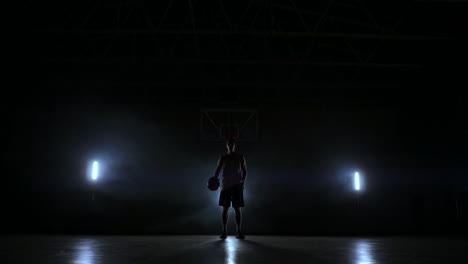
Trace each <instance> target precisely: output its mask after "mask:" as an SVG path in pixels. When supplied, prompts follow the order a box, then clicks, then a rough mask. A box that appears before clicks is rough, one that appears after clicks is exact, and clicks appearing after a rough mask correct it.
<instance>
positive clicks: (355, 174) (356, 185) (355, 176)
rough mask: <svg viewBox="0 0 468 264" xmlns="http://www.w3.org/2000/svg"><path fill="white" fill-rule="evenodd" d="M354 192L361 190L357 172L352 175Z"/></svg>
mask: <svg viewBox="0 0 468 264" xmlns="http://www.w3.org/2000/svg"><path fill="white" fill-rule="evenodd" d="M354 190H356V191H360V190H361V179H360V178H359V172H355V173H354Z"/></svg>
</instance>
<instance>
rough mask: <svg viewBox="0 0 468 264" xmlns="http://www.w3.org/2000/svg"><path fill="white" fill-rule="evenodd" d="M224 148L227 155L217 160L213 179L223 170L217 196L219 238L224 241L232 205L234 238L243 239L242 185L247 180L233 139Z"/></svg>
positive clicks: (245, 170) (244, 163)
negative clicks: (219, 222) (221, 222)
mask: <svg viewBox="0 0 468 264" xmlns="http://www.w3.org/2000/svg"><path fill="white" fill-rule="evenodd" d="M226 148H227V154H225V155H222V156H221V157H220V158H219V160H218V166H217V168H216V172H215V177H216V178H218V176H219V173H220V172H221V169H223V180H222V183H221V193H220V194H219V205H220V206H222V207H223V213H222V220H223V231H222V233H221V236H220V238H221V239H225V238H226V237H227V221H228V212H229V207H231V204H232V207H233V208H234V210H235V212H236V224H237V235H236V237H237V238H239V239H243V238H244V234H243V233H242V230H241V224H242V212H241V207H244V185H245V179H246V178H247V167H246V162H245V158H244V155H242V154H239V153H237V152H235V148H236V143H235V142H234V140H233V139H229V140H228V141H227V142H226Z"/></svg>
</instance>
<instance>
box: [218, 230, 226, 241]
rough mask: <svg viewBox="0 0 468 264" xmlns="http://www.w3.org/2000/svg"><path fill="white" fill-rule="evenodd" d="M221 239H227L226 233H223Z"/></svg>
mask: <svg viewBox="0 0 468 264" xmlns="http://www.w3.org/2000/svg"><path fill="white" fill-rule="evenodd" d="M219 238H221V239H226V238H227V235H226V231H223V232H222V233H221V235H220V236H219Z"/></svg>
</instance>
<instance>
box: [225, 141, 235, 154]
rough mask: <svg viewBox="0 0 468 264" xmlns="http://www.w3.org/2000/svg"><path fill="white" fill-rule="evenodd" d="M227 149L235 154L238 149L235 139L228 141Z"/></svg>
mask: <svg viewBox="0 0 468 264" xmlns="http://www.w3.org/2000/svg"><path fill="white" fill-rule="evenodd" d="M226 148H227V150H228V152H233V151H234V150H235V149H236V142H235V141H234V139H233V138H230V139H228V140H227V141H226Z"/></svg>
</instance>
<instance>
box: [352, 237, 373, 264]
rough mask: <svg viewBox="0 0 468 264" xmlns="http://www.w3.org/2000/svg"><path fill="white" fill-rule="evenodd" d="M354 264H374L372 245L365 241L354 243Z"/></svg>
mask: <svg viewBox="0 0 468 264" xmlns="http://www.w3.org/2000/svg"><path fill="white" fill-rule="evenodd" d="M353 250H354V254H353V255H354V264H374V263H375V261H374V256H373V252H372V250H373V248H372V244H371V243H370V242H369V241H367V240H365V239H362V240H356V241H354V246H353Z"/></svg>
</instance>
